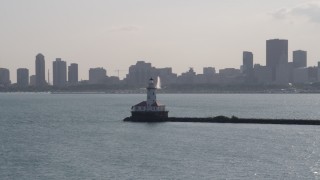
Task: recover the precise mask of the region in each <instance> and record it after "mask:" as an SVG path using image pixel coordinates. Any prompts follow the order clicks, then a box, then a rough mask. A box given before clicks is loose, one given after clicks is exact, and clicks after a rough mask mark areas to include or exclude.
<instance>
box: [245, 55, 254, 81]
mask: <svg viewBox="0 0 320 180" xmlns="http://www.w3.org/2000/svg"><path fill="white" fill-rule="evenodd" d="M242 72H243V74H244V76H245V80H246V82H247V83H252V81H253V54H252V52H248V51H244V52H243V55H242Z"/></svg>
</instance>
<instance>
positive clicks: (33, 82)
mask: <svg viewBox="0 0 320 180" xmlns="http://www.w3.org/2000/svg"><path fill="white" fill-rule="evenodd" d="M30 86H36V75H31V76H30Z"/></svg>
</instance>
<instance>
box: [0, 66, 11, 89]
mask: <svg viewBox="0 0 320 180" xmlns="http://www.w3.org/2000/svg"><path fill="white" fill-rule="evenodd" d="M10 84H11V81H10V71H9V69H6V68H0V85H1V86H9V85H10Z"/></svg>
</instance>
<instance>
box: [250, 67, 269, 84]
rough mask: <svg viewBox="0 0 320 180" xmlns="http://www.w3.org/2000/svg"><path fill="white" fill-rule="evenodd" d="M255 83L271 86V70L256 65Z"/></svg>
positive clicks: (254, 69)
mask: <svg viewBox="0 0 320 180" xmlns="http://www.w3.org/2000/svg"><path fill="white" fill-rule="evenodd" d="M253 72H254V77H255V81H256V83H257V84H270V83H271V81H272V71H271V68H269V67H267V66H261V65H260V64H255V65H254V68H253Z"/></svg>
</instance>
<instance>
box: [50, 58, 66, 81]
mask: <svg viewBox="0 0 320 180" xmlns="http://www.w3.org/2000/svg"><path fill="white" fill-rule="evenodd" d="M66 85H67V63H66V62H65V61H62V60H61V58H57V59H56V61H53V86H57V87H64V86H66Z"/></svg>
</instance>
